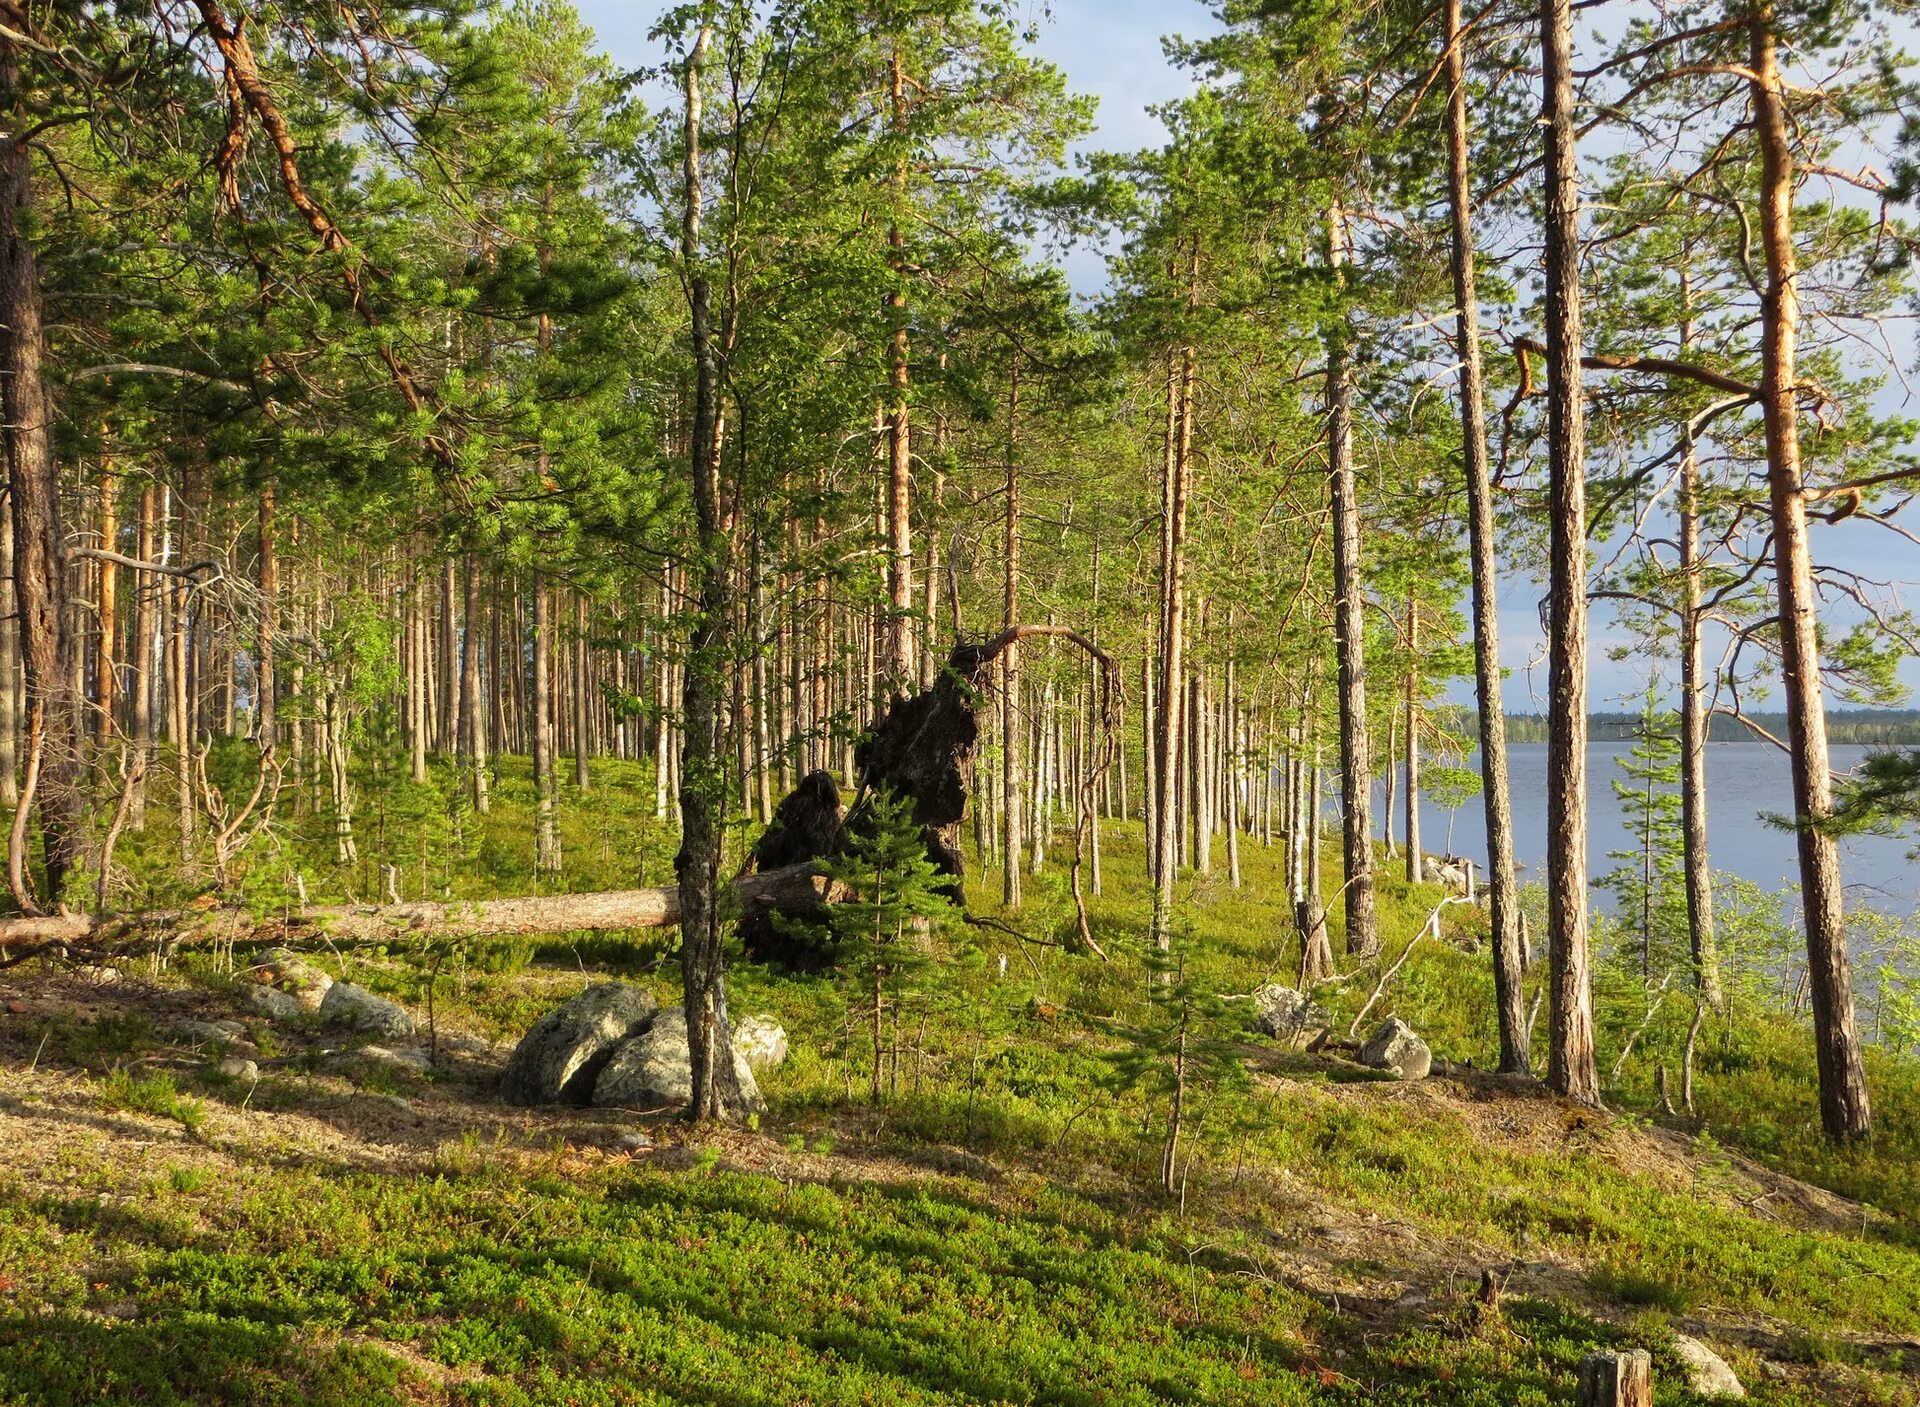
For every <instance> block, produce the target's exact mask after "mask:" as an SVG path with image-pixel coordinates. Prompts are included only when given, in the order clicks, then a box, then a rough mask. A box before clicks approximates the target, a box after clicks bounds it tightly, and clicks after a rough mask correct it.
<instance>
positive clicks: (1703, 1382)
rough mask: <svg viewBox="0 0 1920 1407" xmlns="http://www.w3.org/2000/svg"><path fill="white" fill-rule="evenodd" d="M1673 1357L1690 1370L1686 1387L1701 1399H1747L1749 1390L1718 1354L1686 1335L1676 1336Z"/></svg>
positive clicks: (1674, 1337)
mask: <svg viewBox="0 0 1920 1407" xmlns="http://www.w3.org/2000/svg"><path fill="white" fill-rule="evenodd" d="M1673 1356H1674V1357H1675V1358H1678V1359H1679V1360H1680V1365H1681V1366H1682V1367H1683V1368H1685V1369H1686V1370H1687V1386H1688V1387H1690V1388H1692V1389H1693V1391H1694V1392H1695V1393H1697V1394H1698V1395H1699V1396H1701V1397H1745V1396H1746V1395H1747V1390H1746V1388H1744V1387H1742V1386H1741V1384H1740V1379H1739V1378H1738V1377H1736V1376H1735V1375H1734V1371H1733V1369H1731V1368H1729V1367H1728V1366H1727V1362H1726V1360H1725V1359H1724V1358H1722V1357H1721V1356H1720V1355H1719V1354H1717V1353H1715V1352H1714V1351H1713V1350H1712V1349H1710V1348H1708V1347H1707V1346H1706V1345H1705V1344H1703V1343H1701V1342H1700V1340H1698V1339H1690V1338H1688V1337H1687V1336H1686V1335H1685V1334H1675V1335H1674V1336H1673Z"/></svg>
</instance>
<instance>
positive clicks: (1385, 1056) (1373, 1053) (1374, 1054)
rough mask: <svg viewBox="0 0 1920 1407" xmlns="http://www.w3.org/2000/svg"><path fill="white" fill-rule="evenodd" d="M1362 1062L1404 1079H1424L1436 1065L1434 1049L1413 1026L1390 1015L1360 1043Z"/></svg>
mask: <svg viewBox="0 0 1920 1407" xmlns="http://www.w3.org/2000/svg"><path fill="white" fill-rule="evenodd" d="M1360 1063H1361V1064H1362V1065H1371V1066H1372V1067H1373V1068H1374V1069H1376V1070H1391V1071H1393V1073H1394V1074H1396V1075H1398V1076H1399V1077H1400V1078H1401V1079H1403V1080H1424V1079H1425V1078H1426V1077H1427V1072H1428V1071H1429V1070H1431V1069H1432V1068H1433V1052H1432V1051H1431V1050H1429V1049H1428V1048H1427V1043H1426V1042H1425V1041H1423V1040H1421V1039H1420V1037H1419V1035H1418V1034H1417V1033H1416V1032H1415V1031H1414V1029H1413V1027H1411V1026H1409V1025H1408V1024H1407V1023H1406V1022H1404V1021H1402V1020H1401V1019H1400V1018H1399V1017H1397V1016H1390V1017H1388V1018H1387V1019H1386V1020H1385V1021H1382V1022H1381V1023H1380V1025H1379V1026H1378V1027H1377V1028H1375V1030H1374V1033H1373V1036H1372V1038H1371V1039H1369V1040H1368V1041H1367V1043H1366V1044H1365V1045H1363V1046H1362V1047H1360Z"/></svg>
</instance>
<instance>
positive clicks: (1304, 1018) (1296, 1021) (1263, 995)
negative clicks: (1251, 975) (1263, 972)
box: [1253, 982, 1327, 1050]
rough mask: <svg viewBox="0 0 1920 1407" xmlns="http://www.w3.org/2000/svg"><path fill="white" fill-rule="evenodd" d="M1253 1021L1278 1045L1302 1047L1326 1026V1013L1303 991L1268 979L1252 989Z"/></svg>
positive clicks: (1299, 1048) (1309, 1043)
mask: <svg viewBox="0 0 1920 1407" xmlns="http://www.w3.org/2000/svg"><path fill="white" fill-rule="evenodd" d="M1253 1024H1254V1025H1255V1026H1257V1027H1259V1028H1260V1029H1261V1030H1262V1031H1264V1032H1265V1033H1266V1034H1267V1035H1269V1036H1272V1037H1273V1038H1274V1039H1275V1040H1277V1041H1279V1042H1281V1044H1283V1045H1289V1046H1293V1047H1294V1048H1295V1049H1298V1050H1304V1049H1305V1048H1306V1047H1307V1046H1309V1045H1311V1044H1312V1043H1313V1039H1314V1037H1316V1036H1318V1035H1319V1034H1320V1033H1321V1032H1322V1031H1325V1030H1326V1029H1327V1014H1326V1013H1325V1012H1324V1011H1322V1010H1321V1009H1320V1008H1319V1007H1317V1006H1315V1005H1314V1002H1313V998H1312V997H1310V996H1308V995H1307V994H1306V993H1305V992H1302V991H1300V990H1298V989H1297V988H1294V987H1287V986H1282V985H1281V984H1280V983H1278V982H1269V983H1267V984H1266V985H1265V986H1264V987H1256V988H1254V991H1253Z"/></svg>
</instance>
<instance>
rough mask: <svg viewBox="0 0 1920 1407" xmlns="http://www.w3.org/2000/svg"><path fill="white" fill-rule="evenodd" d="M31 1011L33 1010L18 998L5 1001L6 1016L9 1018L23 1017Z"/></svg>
mask: <svg viewBox="0 0 1920 1407" xmlns="http://www.w3.org/2000/svg"><path fill="white" fill-rule="evenodd" d="M31 1010H33V1008H32V1007H30V1006H28V1005H27V1004H26V1003H25V1002H23V1001H21V1000H20V999H19V998H18V997H11V998H9V999H8V1001H7V1014H8V1015H9V1016H25V1015H26V1014H27V1013H28V1012H29V1011H31Z"/></svg>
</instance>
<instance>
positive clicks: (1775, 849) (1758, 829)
mask: <svg viewBox="0 0 1920 1407" xmlns="http://www.w3.org/2000/svg"><path fill="white" fill-rule="evenodd" d="M1632 750H1633V744H1632V743H1630V742H1596V743H1591V744H1589V745H1588V747H1587V776H1588V783H1587V784H1588V800H1587V827H1588V830H1587V834H1588V861H1587V863H1588V868H1589V870H1590V872H1591V873H1592V874H1593V875H1594V876H1595V877H1596V878H1597V877H1598V876H1600V875H1602V874H1605V873H1606V872H1607V871H1608V870H1609V869H1611V868H1613V865H1614V861H1613V860H1611V859H1610V858H1608V855H1607V852H1608V851H1609V850H1628V849H1631V848H1632V846H1633V841H1632V838H1631V837H1630V836H1629V835H1628V833H1627V827H1626V824H1625V821H1624V819H1623V816H1622V811H1621V805H1620V800H1619V798H1618V797H1617V796H1615V795H1614V791H1613V787H1612V785H1611V783H1612V781H1613V780H1614V779H1615V778H1619V779H1620V780H1622V781H1625V780H1626V779H1627V778H1626V774H1625V773H1624V772H1622V771H1621V770H1620V767H1619V763H1620V762H1621V760H1623V759H1625V758H1626V757H1627V755H1628V754H1629V753H1630V752H1631V751H1632ZM1867 751H1868V749H1866V748H1864V747H1835V748H1834V749H1833V766H1834V769H1835V770H1836V771H1845V770H1846V769H1848V768H1851V767H1854V766H1857V765H1858V764H1859V762H1860V760H1861V759H1862V758H1864V757H1865V756H1866V755H1867ZM1459 765H1461V766H1463V767H1469V768H1474V769H1476V770H1477V769H1478V767H1479V754H1478V753H1473V754H1470V755H1469V756H1468V757H1467V758H1466V760H1465V761H1464V762H1462V763H1460V764H1459ZM1507 767H1508V771H1509V774H1510V776H1511V783H1512V791H1513V831H1514V837H1513V838H1514V853H1515V856H1516V857H1517V858H1518V859H1519V861H1520V863H1521V864H1522V865H1524V866H1526V868H1525V869H1523V870H1522V871H1521V872H1520V878H1521V881H1522V882H1523V883H1525V882H1528V881H1534V880H1538V879H1539V878H1540V875H1541V870H1542V866H1543V865H1544V863H1545V860H1546V848H1547V745H1546V744H1545V743H1513V744H1510V745H1509V746H1508V749H1507ZM1792 796H1793V792H1792V788H1791V785H1790V782H1789V777H1788V771H1787V756H1786V754H1785V753H1783V752H1781V751H1780V750H1779V749H1778V748H1775V747H1773V746H1772V745H1770V744H1768V743H1759V742H1754V743H1709V744H1707V818H1708V819H1707V843H1708V849H1709V851H1710V853H1711V856H1712V864H1713V868H1714V869H1716V870H1722V871H1725V872H1727V873H1729V874H1735V875H1738V876H1740V877H1741V878H1742V879H1747V880H1752V881H1753V882H1754V883H1756V884H1761V885H1764V886H1765V887H1766V888H1768V889H1798V888H1799V884H1800V880H1799V865H1798V861H1797V860H1796V858H1795V853H1794V838H1793V834H1792V832H1790V831H1786V830H1782V829H1780V828H1779V827H1777V826H1774V825H1771V824H1769V823H1768V822H1767V820H1766V819H1765V817H1766V816H1767V815H1768V814H1779V813H1781V812H1785V811H1789V810H1791V808H1792V804H1793V803H1792ZM1384 797H1385V791H1384V787H1382V788H1381V789H1380V790H1377V791H1376V792H1375V796H1374V806H1375V813H1374V814H1375V825H1376V833H1377V830H1378V823H1379V810H1378V808H1379V806H1380V805H1381V804H1382V802H1383V800H1384ZM1403 810H1404V803H1402V802H1400V801H1399V799H1398V798H1396V800H1395V807H1394V812H1395V814H1394V822H1393V829H1394V836H1395V838H1396V839H1400V838H1402V835H1401V831H1402V826H1401V822H1402V820H1403V819H1404V816H1403V814H1402V812H1403ZM1451 821H1452V826H1453V842H1452V846H1451V849H1452V853H1454V854H1456V855H1463V856H1467V857H1470V858H1471V859H1473V860H1474V861H1475V862H1476V863H1477V864H1480V865H1485V864H1486V860H1487V840H1486V827H1485V825H1484V823H1483V821H1482V810H1481V802H1480V798H1479V796H1477V795H1476V796H1473V797H1471V798H1469V799H1468V801H1467V803H1466V804H1465V805H1464V806H1462V807H1461V808H1460V809H1459V810H1458V811H1457V812H1455V813H1453V815H1452V817H1451ZM1448 822H1449V816H1448V814H1447V813H1446V812H1445V811H1443V810H1441V809H1440V808H1439V807H1437V806H1434V805H1432V804H1431V802H1430V801H1429V802H1426V803H1425V804H1423V805H1422V807H1421V814H1420V827H1421V835H1420V839H1421V842H1422V844H1423V846H1424V848H1425V849H1426V851H1427V852H1428V853H1429V854H1433V855H1438V854H1441V853H1443V852H1445V851H1446V850H1447V849H1448V848H1449V847H1448V843H1447V826H1448ZM1917 846H1920V834H1907V835H1902V836H1873V835H1867V836H1852V837H1849V838H1847V839H1846V840H1843V841H1842V842H1841V845H1840V868H1841V874H1842V876H1843V877H1844V879H1845V881H1846V885H1847V900H1848V902H1849V903H1850V904H1857V905H1861V906H1864V907H1867V908H1873V909H1879V910H1881V911H1882V912H1885V913H1892V914H1912V913H1915V912H1920V863H1917V862H1915V861H1914V860H1912V859H1910V858H1909V853H1910V852H1911V851H1913V850H1914V849H1915V848H1916V847H1917ZM1596 898H1597V899H1600V898H1603V896H1600V895H1599V894H1596Z"/></svg>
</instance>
